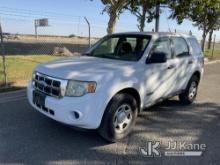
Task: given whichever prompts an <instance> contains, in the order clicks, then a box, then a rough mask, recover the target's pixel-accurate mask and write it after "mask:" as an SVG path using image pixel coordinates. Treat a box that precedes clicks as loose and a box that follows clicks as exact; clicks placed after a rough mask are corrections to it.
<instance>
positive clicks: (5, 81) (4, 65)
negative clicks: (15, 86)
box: [0, 22, 8, 87]
mask: <svg viewBox="0 0 220 165" xmlns="http://www.w3.org/2000/svg"><path fill="white" fill-rule="evenodd" d="M0 38H1V50H2V51H1V52H0V53H1V54H2V62H3V75H4V85H5V87H7V82H8V81H7V72H6V61H5V47H4V41H3V32H2V25H1V22H0Z"/></svg>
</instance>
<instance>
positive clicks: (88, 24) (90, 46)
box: [84, 17, 91, 48]
mask: <svg viewBox="0 0 220 165" xmlns="http://www.w3.org/2000/svg"><path fill="white" fill-rule="evenodd" d="M84 19H85V21H86V23H87V24H88V28H89V48H91V27H90V23H89V21H88V19H87V18H86V17H84Z"/></svg>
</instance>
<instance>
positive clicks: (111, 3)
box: [101, 0, 130, 34]
mask: <svg viewBox="0 0 220 165" xmlns="http://www.w3.org/2000/svg"><path fill="white" fill-rule="evenodd" d="M101 1H102V3H103V4H104V5H105V8H104V10H103V12H106V13H107V14H108V15H109V21H108V28H107V33H108V34H112V33H114V32H115V26H116V23H117V19H118V18H119V16H120V14H121V13H122V11H123V9H124V8H125V7H126V6H127V5H128V4H129V3H130V0H101Z"/></svg>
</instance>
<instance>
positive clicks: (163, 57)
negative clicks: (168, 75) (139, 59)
mask: <svg viewBox="0 0 220 165" xmlns="http://www.w3.org/2000/svg"><path fill="white" fill-rule="evenodd" d="M165 62H167V54H166V53H162V52H157V53H153V54H151V57H149V58H148V59H147V60H146V64H153V63H165Z"/></svg>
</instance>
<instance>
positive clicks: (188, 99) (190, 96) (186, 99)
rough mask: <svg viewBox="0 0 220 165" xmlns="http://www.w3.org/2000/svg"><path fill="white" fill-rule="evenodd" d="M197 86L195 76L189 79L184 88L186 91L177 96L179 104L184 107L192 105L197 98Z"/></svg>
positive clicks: (197, 80)
mask: <svg viewBox="0 0 220 165" xmlns="http://www.w3.org/2000/svg"><path fill="white" fill-rule="evenodd" d="M198 85H199V79H198V78H197V77H196V76H193V77H192V78H191V79H190V81H189V83H188V85H187V87H186V90H185V91H184V92H183V93H182V94H180V95H179V100H180V102H181V103H183V104H185V105H188V104H191V103H193V102H194V100H195V99H196V96H197V91H198Z"/></svg>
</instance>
